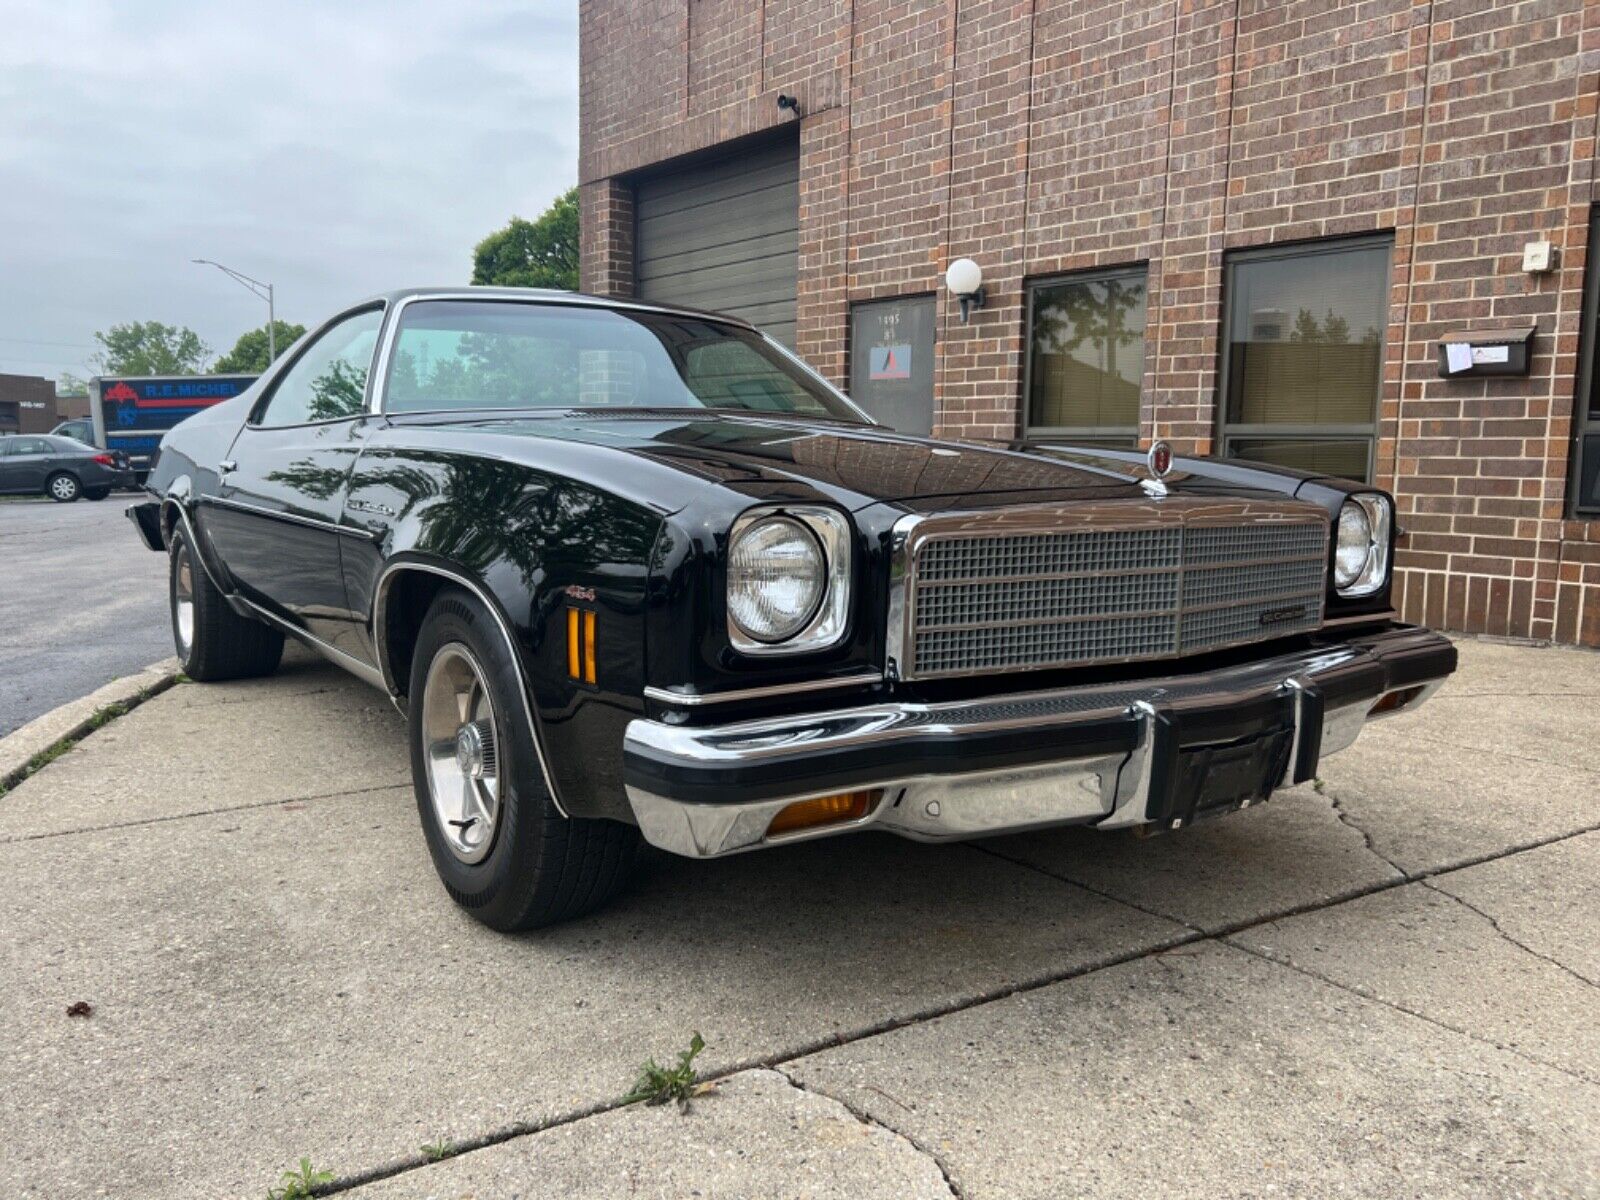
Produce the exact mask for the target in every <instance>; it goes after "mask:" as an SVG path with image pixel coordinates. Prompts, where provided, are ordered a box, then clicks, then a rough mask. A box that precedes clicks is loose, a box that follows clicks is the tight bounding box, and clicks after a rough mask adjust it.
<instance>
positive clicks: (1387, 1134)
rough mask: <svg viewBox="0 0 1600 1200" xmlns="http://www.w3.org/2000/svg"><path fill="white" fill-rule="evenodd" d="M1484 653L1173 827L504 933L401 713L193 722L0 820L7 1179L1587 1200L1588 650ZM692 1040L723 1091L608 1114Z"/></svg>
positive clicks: (58, 1183)
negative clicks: (451, 840) (1372, 720)
mask: <svg viewBox="0 0 1600 1200" xmlns="http://www.w3.org/2000/svg"><path fill="white" fill-rule="evenodd" d="M1461 651H1462V670H1461V673H1460V674H1459V675H1458V676H1457V677H1456V678H1455V679H1454V680H1453V681H1452V682H1451V683H1450V684H1448V685H1447V686H1446V688H1445V689H1444V690H1443V691H1442V692H1441V693H1440V694H1439V695H1438V697H1436V698H1435V700H1434V701H1433V703H1432V704H1430V705H1429V706H1427V707H1426V708H1424V709H1423V710H1422V711H1421V712H1419V713H1417V714H1415V715H1405V716H1400V717H1397V718H1395V719H1394V720H1392V721H1390V722H1387V723H1385V724H1382V725H1379V726H1376V727H1374V728H1372V729H1370V730H1368V731H1367V732H1366V733H1365V734H1363V736H1362V740H1361V741H1360V742H1359V743H1358V744H1357V746H1356V747H1355V748H1354V749H1352V750H1350V751H1349V752H1347V753H1345V754H1343V755H1340V756H1338V757H1336V758H1333V759H1330V760H1329V761H1328V762H1326V763H1325V764H1323V770H1322V774H1323V779H1322V781H1321V784H1320V786H1319V787H1318V788H1312V787H1303V788H1299V789H1295V790H1294V791H1292V792H1288V793H1284V794H1282V795H1280V796H1278V797H1277V798H1276V799H1274V800H1273V802H1272V803H1270V804H1268V805H1265V806H1263V807H1262V808H1260V809H1257V810H1252V811H1248V812H1245V813H1241V814H1239V815H1236V816H1234V817H1230V818H1227V819H1225V820H1222V821H1218V822H1214V823H1211V824H1208V825H1202V826H1200V827H1198V828H1196V829H1194V830H1192V831H1186V832H1184V833H1182V834H1180V835H1176V836H1170V837H1163V838H1156V839H1151V840H1148V841H1139V840H1136V839H1133V838H1131V837H1120V836H1111V835H1104V834H1094V833H1089V832H1081V831H1063V832H1057V833H1050V834H1037V835H1031V836H1027V837H1018V838H1012V839H1004V840H998V841H990V842H984V843H977V844H972V845H964V846H945V847H930V846H921V845H915V844H910V843H905V842H900V841H896V840H893V839H890V838H887V837H878V836H872V837H862V838H856V839H845V840H840V841H834V842H820V843H814V844H810V845H800V846H795V847H792V848H789V849H786V850H783V851H777V852H768V853H763V854H759V855H750V856H745V857H741V858H735V859H730V860H727V861H724V862H712V863H689V862H681V861H677V860H669V859H665V858H661V859H657V860H655V861H654V862H653V864H652V865H651V866H650V868H649V869H648V870H647V871H646V872H645V874H644V876H643V878H641V880H640V881H639V883H638V885H637V886H636V887H634V888H633V889H632V890H631V891H630V892H629V893H628V894H627V895H626V896H624V897H623V898H622V900H621V901H620V902H619V903H617V904H616V905H614V906H613V907H612V908H611V909H609V910H608V911H606V912H604V913H602V914H600V915H598V916H596V917H592V918H589V919H587V920H584V921H581V922H578V923H576V924H573V925H568V926H564V927H561V928H558V929H554V930H550V931H546V932H543V933H539V934H535V935H530V936H525V937H518V938H507V937H503V936H500V935H496V934H493V933H490V932H489V931H487V930H485V929H483V928H481V927H479V926H478V925H476V924H475V923H473V922H472V921H471V920H470V919H468V918H466V917H465V916H463V915H461V914H460V913H459V912H458V911H457V910H456V909H455V908H454V906H453V905H451V903H450V902H449V900H448V898H447V897H446V896H445V894H444V892H443V891H442V889H441V888H440V887H439V886H438V884H437V882H436V880H435V877H434V874H433V871H432V868H431V866H430V865H429V862H428V858H427V852H426V849H425V847H424V844H423V840H422V835H421V831H420V829H419V827H418V821H417V814H416V808H415V802H414V800H413V797H412V795H411V791H410V785H409V780H408V771H407V767H406V754H405V745H404V730H403V726H402V722H401V719H400V718H399V717H398V715H396V714H395V713H394V711H393V709H392V708H391V707H390V706H389V704H388V702H387V701H386V700H385V699H384V698H383V697H382V696H380V695H379V694H377V693H376V692H374V691H372V690H370V689H368V688H366V687H365V686H363V685H361V684H359V683H356V682H353V681H350V680H348V679H346V678H345V677H343V676H342V675H340V674H338V673H337V672H334V671H332V670H330V669H327V668H324V667H321V666H319V665H316V664H314V663H312V662H310V661H309V660H307V659H305V658H303V657H293V658H292V659H291V660H290V661H289V662H288V664H287V665H286V667H285V669H284V670H283V671H282V672H281V673H280V674H279V675H277V676H276V677H274V678H272V679H269V680H261V681H255V682H250V683H241V684H234V685H222V686H211V687H202V686H199V685H193V684H185V685H180V686H178V687H176V688H174V689H172V690H171V691H169V692H167V693H165V694H163V695H161V696H158V697H156V698H154V699H152V700H150V701H148V702H146V703H145V704H143V705H141V706H140V707H139V708H137V709H135V710H134V711H133V712H132V713H130V714H129V715H127V716H125V717H122V718H120V719H119V720H117V721H115V722H113V723H112V724H110V725H108V726H107V727H105V728H104V729H102V730H100V731H98V732H96V733H94V734H92V735H90V736H89V737H88V738H87V739H86V740H85V741H84V742H83V743H82V744H81V745H79V746H78V747H77V748H75V749H73V750H71V751H70V752H68V753H67V754H66V755H65V756H63V757H62V758H61V759H59V760H58V761H56V762H55V763H53V764H51V765H50V766H48V767H46V768H45V769H44V770H42V771H41V772H40V773H39V774H37V775H35V776H34V777H32V778H31V779H29V780H27V781H26V782H25V783H23V784H21V785H20V786H18V787H17V788H16V789H15V790H14V791H12V792H11V793H10V794H9V795H7V796H5V797H4V798H3V799H0V877H3V878H4V879H5V885H4V886H3V887H0V1130H4V1131H5V1134H4V1141H3V1142H0V1145H3V1150H0V1190H3V1191H4V1193H5V1194H6V1195H8V1196H38V1197H46V1196H48V1197H51V1198H53V1200H54V1198H60V1197H77V1196H116V1197H119V1198H130V1197H144V1196H148V1197H162V1198H169V1197H172V1196H177V1195H183V1196H243V1197H252V1198H255V1200H259V1197H260V1196H262V1195H264V1194H265V1192H266V1189H267V1188H268V1187H269V1186H270V1185H272V1184H274V1183H275V1182H276V1181H277V1176H278V1173H279V1172H280V1171H281V1170H282V1169H283V1168H285V1167H287V1166H289V1165H291V1164H292V1163H293V1162H294V1161H295V1160H296V1159H298V1158H299V1157H300V1156H302V1155H305V1156H308V1157H309V1158H311V1159H312V1160H313V1162H314V1163H316V1165H318V1166H319V1167H326V1168H328V1169H330V1170H332V1171H334V1172H335V1174H336V1175H337V1176H338V1179H339V1181H340V1183H339V1186H340V1187H344V1188H351V1189H353V1190H350V1191H349V1194H351V1195H352V1196H356V1197H360V1198H361V1200H368V1198H378V1197H384V1198H390V1197H439V1198H441V1200H461V1198H464V1197H476V1198H477V1200H491V1198H500V1197H513V1196H517V1197H547V1196H548V1197H566V1196H579V1197H610V1196H642V1197H681V1196H690V1195H701V1196H706V1197H736V1196H749V1197H780V1196H817V1197H831V1196H838V1197H886V1198H887V1197H895V1198H901V1197H923V1196H931V1197H948V1196H951V1195H956V1196H960V1197H965V1198H967V1200H980V1198H991V1197H992V1198H995V1200H1016V1198H1018V1197H1040V1198H1043V1197H1059V1196H1067V1195H1080V1194H1081V1195H1094V1196H1127V1197H1139V1198H1148V1197H1158V1196H1191V1195H1205V1196H1247V1195H1248V1196H1262V1195H1273V1194H1281V1195H1294V1196H1336V1195H1337V1196H1349V1195H1363V1196H1372V1195H1376V1196H1390V1195H1393V1196H1427V1197H1439V1196H1463V1197H1466V1196H1474V1197H1476V1196H1484V1195H1559V1196H1572V1195H1600V1023H1597V1022H1596V1021H1595V1019H1594V1018H1595V1015H1596V1013H1597V1012H1600V994H1597V992H1596V987H1597V984H1600V939H1597V938H1596V937H1595V930H1596V929H1597V928H1600V832H1596V831H1597V830H1600V798H1597V797H1600V768H1597V767H1596V766H1595V759H1594V756H1593V754H1592V753H1588V752H1587V751H1588V750H1589V748H1590V746H1591V745H1592V744H1593V743H1594V742H1595V740H1596V738H1595V727H1594V714H1595V712H1596V711H1597V710H1600V657H1597V656H1596V655H1594V654H1591V653H1585V652H1581V651H1567V650H1543V649H1526V648H1515V647H1510V646H1504V645H1495V644H1489V643H1482V642H1464V643H1462V645H1461ZM79 1000H83V1001H87V1002H89V1004H91V1005H92V1006H93V1010H94V1011H93V1014H92V1015H91V1016H89V1017H87V1018H74V1017H69V1016H67V1015H66V1009H67V1007H68V1006H69V1005H71V1004H73V1003H74V1002H76V1001H79ZM696 1030H698V1031H700V1032H701V1033H702V1034H703V1035H704V1037H705V1040H706V1043H707V1049H706V1051H705V1053H704V1054H703V1055H702V1056H701V1059H700V1062H699V1064H698V1065H700V1066H701V1067H702V1068H703V1070H704V1071H705V1072H707V1073H711V1074H720V1075H731V1077H729V1078H725V1079H724V1080H723V1082H722V1083H721V1084H720V1085H719V1086H718V1087H717V1088H716V1089H714V1091H713V1092H712V1093H711V1094H709V1095H707V1096H704V1097H702V1098H700V1099H699V1100H697V1101H696V1102H695V1104H694V1106H693V1108H692V1109H691V1111H690V1112H689V1113H688V1115H680V1114H679V1113H678V1112H677V1110H676V1109H674V1108H670V1107H668V1108H640V1107H629V1108H621V1107H619V1106H618V1099H619V1097H620V1096H621V1095H622V1093H623V1092H624V1091H625V1090H626V1089H627V1087H628V1085H629V1084H630V1083H631V1081H632V1078H633V1074H634V1071H635V1068H636V1067H637V1065H638V1064H639V1063H640V1062H641V1061H643V1060H644V1059H645V1058H647V1057H655V1058H657V1059H658V1060H666V1059H668V1058H670V1057H671V1056H673V1055H674V1054H675V1053H676V1052H677V1051H678V1050H680V1049H682V1048H683V1047H684V1046H685V1045H686V1044H687V1043H688V1041H689V1038H690V1036H691V1035H692V1033H693V1032H694V1031H696ZM445 1140H448V1141H450V1142H453V1143H454V1144H455V1146H456V1147H457V1148H458V1149H460V1150H462V1151H463V1152H462V1153H459V1154H458V1155H456V1156H455V1157H452V1158H450V1159H448V1160H446V1161H444V1162H442V1163H437V1164H431V1165H430V1164H429V1163H428V1162H427V1161H426V1156H425V1155H424V1154H423V1152H422V1150H421V1147H422V1146H423V1145H424V1144H433V1143H439V1142H441V1141H445Z"/></svg>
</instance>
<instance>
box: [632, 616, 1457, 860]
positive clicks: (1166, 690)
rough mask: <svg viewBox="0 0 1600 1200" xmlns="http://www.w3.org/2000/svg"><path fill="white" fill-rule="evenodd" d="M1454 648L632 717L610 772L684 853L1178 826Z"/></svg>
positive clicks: (651, 824) (649, 832) (1395, 699)
mask: <svg viewBox="0 0 1600 1200" xmlns="http://www.w3.org/2000/svg"><path fill="white" fill-rule="evenodd" d="M1455 662H1456V651H1455V647H1454V646H1453V645H1451V644H1450V642H1449V641H1448V640H1447V639H1445V638H1443V637H1441V636H1439V635H1438V634H1435V633H1430V632H1429V631H1428V630H1425V629H1418V628H1414V627H1410V626H1402V625H1391V626H1388V627H1385V628H1384V629H1382V630H1381V631H1380V632H1377V633H1371V634H1366V635H1362V636H1353V637H1351V638H1349V639H1348V640H1345V641H1340V642H1337V643H1330V644H1327V645H1322V646H1317V647H1313V648H1310V649H1307V650H1303V651H1300V652H1298V653H1295V654H1290V655H1283V656H1280V657H1276V658H1272V659H1268V660H1264V661H1261V662H1254V663H1248V664H1244V665H1240V666H1234V667H1228V668H1224V669H1220V670H1215V671H1210V672H1205V673H1201V674H1195V675H1182V676H1173V677H1170V678H1165V679H1150V680H1138V681H1132V682H1124V683H1116V684H1105V685H1094V686H1087V687H1079V688H1065V689H1059V690H1056V691H1050V692H1036V693H1030V694H1026V695H1017V696H1005V697H999V698H995V699H990V700H974V701H963V702H960V703H951V704H914V703H878V704H868V705H863V706H861V707H857V708H845V709H838V710H831V711H826V712H818V713H807V714H804V715H800V716H788V717H779V718H773V719H767V720H760V721H745V722H739V723H735V724H728V725H717V726H689V725H671V724H667V723H664V722H660V721H651V720H645V719H637V720H634V721H633V722H631V723H630V724H629V726H628V729H627V734H626V738H625V741H624V750H623V761H624V778H625V781H626V784H627V791H628V800H629V803H630V804H631V805H632V807H633V813H634V817H635V819H636V820H637V821H638V823H639V828H640V830H641V831H642V832H643V834H644V836H645V839H646V840H647V841H649V842H650V843H651V844H652V845H655V846H659V847H661V848H662V849H664V850H670V851H672V852H673V853H676V854H683V855H687V856H689V857H692V858H712V857H716V856H718V855H723V854H732V853H736V852H738V851H742V850H750V849H754V848H756V847H759V846H764V845H773V844H777V843H780V842H790V841H799V840H803V839H806V838H812V837H823V836H828V835H831V834H837V833H846V832H852V831H856V830H860V829H866V828H878V829H884V830H887V831H889V832H892V833H897V834H900V835H902V836H904V837H911V838H917V839H919V840H927V841H936V840H944V839H956V838H969V837H980V836H986V835H990V834H997V833H1011V832H1016V831H1018V830H1024V829H1034V828H1039V827H1042V826H1047V825H1066V824H1092V825H1095V826H1096V827H1097V828H1100V829H1121V828H1126V827H1130V826H1139V825H1155V826H1158V827H1162V828H1178V827H1180V826H1182V825H1183V824H1185V823H1187V822H1189V821H1191V820H1193V819H1195V818H1196V817H1198V816H1203V815H1209V814H1210V813H1212V812H1215V811H1224V810H1226V809H1229V808H1241V807H1245V806H1247V805H1249V804H1251V803H1253V802H1254V801H1255V800H1256V799H1265V797H1266V794H1268V793H1270V791H1271V790H1272V789H1273V788H1275V787H1285V786H1289V785H1291V784H1294V783H1302V782H1304V781H1305V780H1307V779H1310V778H1312V777H1313V776H1314V775H1315V774H1316V769H1317V764H1318V762H1319V761H1320V760H1321V759H1322V758H1324V757H1326V756H1327V755H1329V754H1333V753H1335V752H1337V751H1339V750H1343V749H1344V748H1345V747H1346V746H1348V745H1350V744H1351V743H1352V742H1354V741H1355V739H1356V735H1357V734H1358V733H1360V731H1361V727H1362V726H1363V725H1364V724H1365V723H1366V722H1367V721H1368V720H1369V719H1374V714H1373V713H1372V710H1373V708H1374V706H1375V705H1378V704H1379V702H1380V701H1384V700H1385V699H1386V698H1388V700H1389V703H1390V704H1391V705H1393V707H1392V708H1389V709H1388V710H1387V711H1386V712H1385V713H1384V714H1382V715H1388V712H1393V711H1400V710H1401V709H1402V708H1404V709H1405V710H1407V711H1409V710H1410V709H1412V708H1415V707H1416V706H1417V705H1418V704H1420V703H1421V702H1422V701H1423V700H1425V699H1427V697H1428V696H1430V695H1431V694H1432V693H1433V691H1434V690H1435V689H1436V688H1437V687H1438V685H1439V684H1440V683H1442V682H1443V681H1444V679H1445V678H1446V677H1447V676H1448V675H1449V674H1450V673H1451V672H1452V671H1454V670H1455ZM1213 770H1214V771H1217V772H1221V773H1224V774H1226V772H1228V771H1230V770H1233V771H1235V774H1237V775H1238V776H1239V777H1240V778H1251V777H1253V778H1265V779H1266V780H1267V783H1268V785H1267V786H1266V787H1265V788H1259V787H1256V788H1253V789H1252V788H1251V787H1248V786H1247V787H1246V789H1245V791H1244V792H1243V793H1242V794H1240V795H1239V796H1238V797H1236V798H1232V797H1226V796H1225V799H1224V801H1223V802H1221V803H1217V802H1216V798H1215V796H1214V795H1213V796H1212V797H1211V798H1210V799H1209V800H1206V801H1205V802H1204V803H1203V804H1202V800H1201V799H1200V797H1201V792H1198V791H1196V788H1197V787H1198V786H1199V785H1197V784H1196V783H1195V779H1196V777H1197V776H1198V777H1204V776H1206V775H1207V773H1208V772H1211V771H1213ZM1252 772H1255V773H1256V774H1255V775H1254V776H1252V774H1251V773H1252ZM1262 772H1265V774H1264V775H1262V774H1261V773H1262ZM866 789H881V792H882V795H881V798H880V799H879V800H878V801H877V804H876V807H875V808H874V809H873V810H872V811H871V812H870V813H868V814H867V815H866V816H864V817H862V818H860V819H859V820H855V821H851V822H849V823H846V824H834V825H828V826H824V827H821V828H817V829H812V830H808V831H805V832H801V833H793V834H785V835H782V836H780V837H772V838H769V837H768V836H767V827H768V825H769V824H770V823H771V821H772V818H773V817H774V816H775V815H777V813H778V812H779V811H781V810H782V809H783V808H785V807H786V806H788V805H790V804H793V803H794V802H796V801H798V800H804V799H808V798H811V797H815V796H826V795H833V794H837V793H840V792H845V791H857V790H866ZM1222 790H1223V792H1224V793H1226V792H1227V788H1226V787H1223V789H1222Z"/></svg>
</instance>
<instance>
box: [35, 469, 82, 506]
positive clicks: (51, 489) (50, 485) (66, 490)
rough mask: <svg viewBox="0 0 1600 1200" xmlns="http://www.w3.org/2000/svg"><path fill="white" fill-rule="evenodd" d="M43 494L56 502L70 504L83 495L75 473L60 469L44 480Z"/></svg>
mask: <svg viewBox="0 0 1600 1200" xmlns="http://www.w3.org/2000/svg"><path fill="white" fill-rule="evenodd" d="M44 494H45V495H47V496H49V497H50V499H52V500H54V501H55V502H56V503H57V504H71V503H72V502H73V501H74V500H76V499H77V498H78V497H79V496H81V495H83V486H82V485H81V484H80V483H79V482H78V477H77V476H76V475H69V474H67V473H66V472H65V471H60V472H57V473H56V474H54V475H52V476H50V478H49V479H47V480H45V484H44Z"/></svg>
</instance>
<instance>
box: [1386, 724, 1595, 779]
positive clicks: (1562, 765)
mask: <svg viewBox="0 0 1600 1200" xmlns="http://www.w3.org/2000/svg"><path fill="white" fill-rule="evenodd" d="M1408 736H1409V737H1410V738H1411V739H1412V740H1413V741H1418V742H1427V743H1428V744H1429V745H1431V746H1443V747H1444V748H1445V749H1446V750H1460V751H1463V752H1465V753H1467V754H1488V755H1491V756H1493V757H1495V758H1509V759H1511V760H1512V761H1514V762H1527V763H1538V764H1539V765H1540V766H1542V767H1557V768H1559V769H1561V770H1563V771H1576V772H1578V773H1579V774H1580V775H1600V771H1596V770H1595V769H1594V768H1592V767H1585V766H1580V765H1579V764H1577V763H1572V762H1562V761H1561V760H1559V759H1554V758H1539V757H1538V756H1536V755H1532V754H1514V753H1512V752H1511V751H1510V750H1490V749H1488V748H1486V747H1484V746H1463V745H1461V744H1460V743H1459V742H1447V741H1445V740H1444V739H1443V738H1435V737H1428V736H1427V735H1426V734H1423V733H1415V732H1412V733H1410V734H1408Z"/></svg>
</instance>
